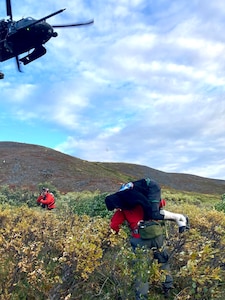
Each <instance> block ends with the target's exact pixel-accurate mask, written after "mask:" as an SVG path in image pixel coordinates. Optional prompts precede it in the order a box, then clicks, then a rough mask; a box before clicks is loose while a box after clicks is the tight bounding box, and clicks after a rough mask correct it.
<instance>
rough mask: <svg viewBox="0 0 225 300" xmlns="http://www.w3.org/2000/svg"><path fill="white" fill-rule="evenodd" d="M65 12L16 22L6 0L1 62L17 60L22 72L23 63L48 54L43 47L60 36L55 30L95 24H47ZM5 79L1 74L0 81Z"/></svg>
mask: <svg viewBox="0 0 225 300" xmlns="http://www.w3.org/2000/svg"><path fill="white" fill-rule="evenodd" d="M64 10H65V8H64V9H60V10H58V11H56V12H54V13H52V14H49V15H47V16H45V17H43V18H41V19H38V20H36V19H34V18H32V17H27V18H22V19H21V20H18V21H14V20H13V15H12V6H11V0H6V14H7V17H8V19H7V20H5V19H3V20H0V62H3V61H6V60H8V59H11V58H15V60H16V64H17V69H18V71H19V72H21V67H20V64H21V63H22V64H23V65H27V64H29V63H31V62H32V61H34V60H36V59H38V58H39V57H41V56H43V55H45V54H46V52H47V50H46V48H45V47H44V46H43V45H44V44H45V43H47V42H48V41H49V40H50V39H51V38H52V37H57V36H58V33H57V32H55V31H54V28H65V27H74V26H83V25H90V24H93V23H94V20H89V21H87V22H82V23H74V24H65V25H50V24H48V23H47V22H46V20H47V19H49V18H51V17H53V16H55V15H57V14H60V13H62V12H63V11H64ZM24 53H27V54H26V55H25V56H23V57H21V58H20V57H19V56H20V55H21V54H24ZM3 78H4V73H2V72H0V79H3Z"/></svg>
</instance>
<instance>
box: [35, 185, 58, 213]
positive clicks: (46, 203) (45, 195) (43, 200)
mask: <svg viewBox="0 0 225 300" xmlns="http://www.w3.org/2000/svg"><path fill="white" fill-rule="evenodd" d="M37 204H38V205H41V206H42V208H47V209H48V210H51V209H54V208H55V198H54V195H53V194H52V193H50V192H49V189H48V188H45V187H43V188H42V193H41V194H40V196H39V197H38V198H37Z"/></svg>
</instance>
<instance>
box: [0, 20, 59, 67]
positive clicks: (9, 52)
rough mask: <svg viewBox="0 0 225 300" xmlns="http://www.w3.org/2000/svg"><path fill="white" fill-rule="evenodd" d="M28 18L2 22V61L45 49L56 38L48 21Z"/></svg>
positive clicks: (0, 54) (0, 59) (0, 46)
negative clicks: (45, 45)
mask: <svg viewBox="0 0 225 300" xmlns="http://www.w3.org/2000/svg"><path fill="white" fill-rule="evenodd" d="M35 21H36V20H35V19H33V18H31V17H28V18H24V19H21V20H19V21H16V22H14V21H10V20H8V21H5V20H2V21H0V61H5V60H7V59H10V58H12V57H14V56H16V55H20V54H22V53H25V52H28V51H30V50H32V49H38V48H40V47H42V48H43V46H42V45H43V44H45V43H46V42H47V41H48V40H50V38H52V37H56V36H57V33H56V32H54V30H53V28H52V26H51V25H49V24H48V23H47V22H46V21H44V20H43V21H41V22H40V21H38V22H37V23H35Z"/></svg>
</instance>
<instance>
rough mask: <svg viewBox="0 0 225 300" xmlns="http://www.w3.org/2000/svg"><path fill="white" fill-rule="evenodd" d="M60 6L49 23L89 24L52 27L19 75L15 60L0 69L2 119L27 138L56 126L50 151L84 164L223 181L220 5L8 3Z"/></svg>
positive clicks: (140, 0) (30, 8)
mask: <svg viewBox="0 0 225 300" xmlns="http://www.w3.org/2000/svg"><path fill="white" fill-rule="evenodd" d="M63 7H66V8H67V9H66V11H65V12H63V13H62V14H59V15H57V16H55V17H54V18H51V19H49V20H48V21H49V23H50V24H63V23H71V22H76V21H83V20H86V19H91V18H94V19H95V23H94V25H93V26H88V27H80V28H73V29H59V30H58V29H57V32H58V33H59V36H58V37H57V38H55V39H52V40H50V41H49V43H47V44H46V48H47V50H48V52H47V54H46V55H45V56H44V57H42V58H40V59H39V60H37V61H35V62H33V63H31V64H29V65H27V66H24V67H23V70H24V73H23V74H17V72H16V70H15V68H14V63H13V60H10V61H7V62H4V63H3V64H2V67H1V70H4V72H5V75H6V76H5V79H4V81H1V82H0V84H1V90H0V98H1V103H0V109H1V110H2V111H4V116H5V115H9V116H10V118H12V119H14V120H15V122H16V120H17V119H18V120H19V121H20V122H21V121H23V122H24V132H26V126H27V124H28V122H33V124H35V123H36V124H37V126H36V128H37V130H38V128H39V126H41V125H42V126H45V128H46V132H49V136H51V133H52V132H53V131H54V130H56V132H59V133H60V136H61V138H60V139H58V141H57V145H56V144H54V143H55V142H54V143H53V144H52V148H56V149H58V150H60V151H62V152H66V153H69V154H71V155H74V156H77V157H80V158H82V159H86V160H91V161H96V160H97V161H120V162H132V163H140V164H143V165H147V166H149V167H153V168H156V169H159V170H163V171H168V172H185V173H192V174H196V175H201V176H205V177H216V178H224V179H225V175H224V170H225V163H224V151H223V149H224V146H225V145H224V143H225V142H224V130H223V128H224V125H225V124H224V112H225V106H224V99H223V98H224V96H223V95H224V90H225V88H224V86H225V71H224V70H225V64H224V45H225V36H224V32H223V28H224V25H225V24H224V23H225V21H224V20H225V8H224V5H223V2H222V1H216V2H215V1H214V2H212V1H211V2H210V1H208V2H206V1H203V0H201V1H192V2H190V1H186V0H182V1H172V2H171V1H168V0H161V1H147V0H132V1H128V0H121V1H118V2H115V1H113V0H108V1H106V2H102V1H99V0H96V1H92V0H91V1H87V0H84V1H83V0H79V1H76V2H70V3H68V1H59V0H57V1H48V2H46V3H42V4H40V3H35V2H32V1H31V0H25V1H24V3H23V6H22V7H21V5H19V3H17V2H14V3H13V11H15V13H14V15H15V17H19V16H22V15H23V16H24V15H25V16H28V15H30V16H33V17H37V18H39V17H41V16H44V15H46V14H49V13H51V12H54V11H56V10H58V9H61V8H63ZM4 9H5V8H4ZM2 11H3V14H4V13H5V12H4V10H3V8H0V13H1V12H2ZM28 12H29V13H28ZM1 15H2V14H1ZM9 103H10V105H8V104H9ZM4 120H5V119H4ZM40 123H41V125H40ZM8 126H10V124H8ZM6 127H7V126H6ZM9 139H11V140H15V141H16V139H17V137H16V135H15V136H9ZM27 142H29V136H27ZM39 143H42V140H40V142H39V140H37V144H39ZM48 145H49V144H48Z"/></svg>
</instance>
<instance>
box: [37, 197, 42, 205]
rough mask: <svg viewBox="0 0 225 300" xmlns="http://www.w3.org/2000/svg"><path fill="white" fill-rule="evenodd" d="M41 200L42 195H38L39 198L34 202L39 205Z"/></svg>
mask: <svg viewBox="0 0 225 300" xmlns="http://www.w3.org/2000/svg"><path fill="white" fill-rule="evenodd" d="M42 199H43V197H42V195H39V197H38V198H37V200H36V201H37V204H40V203H41V200H42Z"/></svg>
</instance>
